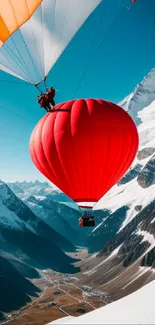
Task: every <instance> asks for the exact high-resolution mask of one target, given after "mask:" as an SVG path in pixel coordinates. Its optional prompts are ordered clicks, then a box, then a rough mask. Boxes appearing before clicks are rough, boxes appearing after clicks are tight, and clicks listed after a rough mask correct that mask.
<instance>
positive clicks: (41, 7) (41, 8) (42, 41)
mask: <svg viewBox="0 0 155 325" xmlns="http://www.w3.org/2000/svg"><path fill="white" fill-rule="evenodd" d="M40 10H41V43H42V51H43V77H44V78H45V53H44V39H43V34H44V33H43V2H42V3H41V6H40ZM44 83H45V80H44Z"/></svg>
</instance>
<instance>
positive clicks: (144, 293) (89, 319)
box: [49, 281, 155, 325]
mask: <svg viewBox="0 0 155 325" xmlns="http://www.w3.org/2000/svg"><path fill="white" fill-rule="evenodd" d="M154 291H155V281H152V282H150V283H149V284H147V285H145V286H144V287H143V288H141V289H139V290H137V291H136V292H134V293H132V294H130V295H128V296H126V297H124V298H122V299H120V300H118V301H116V302H113V303H111V304H108V305H107V306H105V307H101V308H99V309H97V310H95V311H92V312H90V313H88V314H86V315H83V316H79V317H69V316H67V317H64V318H61V319H59V320H57V321H54V322H51V323H50V324H49V325H52V324H154V320H155V309H154Z"/></svg>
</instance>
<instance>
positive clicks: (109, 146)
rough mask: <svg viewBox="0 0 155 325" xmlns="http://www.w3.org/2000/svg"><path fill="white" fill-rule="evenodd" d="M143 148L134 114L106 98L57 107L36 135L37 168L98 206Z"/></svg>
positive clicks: (33, 152)
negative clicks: (138, 150)
mask: <svg viewBox="0 0 155 325" xmlns="http://www.w3.org/2000/svg"><path fill="white" fill-rule="evenodd" d="M137 149H138V133H137V129H136V126H135V124H134V122H133V121H132V119H131V117H130V116H129V115H128V113H127V112H125V111H124V110H123V109H122V108H120V107H119V106H117V105H115V104H112V103H110V102H107V101H103V100H94V99H87V100H84V99H81V100H75V101H69V102H67V103H63V104H60V105H57V106H55V109H54V110H53V112H51V113H48V114H47V115H46V116H44V117H43V118H42V119H41V120H40V121H39V123H38V124H37V126H36V128H35V130H34V131H33V134H32V136H31V140H30V154H31V158H32V161H33V162H34V164H35V165H36V167H37V168H38V169H39V170H40V171H41V173H42V174H44V175H45V176H46V177H47V178H48V179H49V180H50V181H51V182H52V183H54V184H55V185H56V186H58V188H60V189H61V190H62V191H63V192H64V193H66V194H67V195H68V196H69V197H70V198H72V199H73V200H74V201H75V202H77V204H78V205H79V206H81V207H92V206H93V205H94V204H95V202H97V201H98V200H99V199H100V198H101V197H102V196H103V195H104V194H105V193H107V191H108V190H109V189H110V188H111V187H112V186H113V185H114V184H116V183H117V182H118V181H119V180H120V178H121V177H122V176H123V175H124V174H125V173H126V171H127V170H128V168H129V167H130V165H131V163H132V162H133V160H134V158H135V155H136V152H137Z"/></svg>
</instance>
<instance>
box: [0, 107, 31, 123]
mask: <svg viewBox="0 0 155 325" xmlns="http://www.w3.org/2000/svg"><path fill="white" fill-rule="evenodd" d="M0 108H2V109H3V110H5V111H8V112H10V113H12V114H15V115H17V116H19V117H21V118H23V119H24V120H25V121H28V122H30V123H33V124H34V123H36V122H35V121H31V120H29V119H28V118H27V117H25V116H23V115H21V114H19V113H17V112H14V111H12V110H11V109H9V108H6V107H4V106H2V105H0Z"/></svg>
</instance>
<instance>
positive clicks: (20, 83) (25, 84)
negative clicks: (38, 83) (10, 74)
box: [0, 80, 32, 86]
mask: <svg viewBox="0 0 155 325" xmlns="http://www.w3.org/2000/svg"><path fill="white" fill-rule="evenodd" d="M0 82H10V83H15V84H19V85H24V86H32V84H30V83H28V82H18V81H11V80H0Z"/></svg>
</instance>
